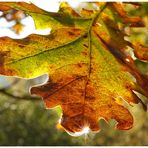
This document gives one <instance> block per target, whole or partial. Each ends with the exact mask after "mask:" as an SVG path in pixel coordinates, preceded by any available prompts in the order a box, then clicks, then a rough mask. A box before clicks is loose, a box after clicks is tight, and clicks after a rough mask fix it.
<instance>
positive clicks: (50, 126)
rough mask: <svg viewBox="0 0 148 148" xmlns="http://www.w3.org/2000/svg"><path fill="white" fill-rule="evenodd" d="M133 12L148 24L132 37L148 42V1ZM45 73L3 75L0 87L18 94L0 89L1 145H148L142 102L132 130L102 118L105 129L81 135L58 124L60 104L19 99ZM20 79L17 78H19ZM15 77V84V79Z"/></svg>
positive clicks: (146, 117) (131, 10) (135, 110)
mask: <svg viewBox="0 0 148 148" xmlns="http://www.w3.org/2000/svg"><path fill="white" fill-rule="evenodd" d="M127 10H128V12H129V14H131V15H137V14H138V15H139V16H141V17H143V19H144V21H145V23H146V27H145V28H134V29H132V30H131V32H130V34H132V36H131V37H130V38H129V40H132V41H139V42H142V43H143V44H145V45H148V34H146V33H147V32H148V18H147V14H148V3H142V7H141V8H139V9H138V10H135V9H134V7H131V6H129V7H128V8H127ZM136 62H137V65H138V66H139V69H141V71H142V72H143V73H146V72H147V71H148V65H147V64H146V63H144V62H142V61H137V60H136ZM44 79H45V76H42V77H40V78H37V79H34V80H30V81H27V80H20V79H18V78H17V79H16V78H6V77H2V76H1V77H0V90H3V89H4V88H7V91H8V92H9V93H11V94H12V95H14V96H18V98H17V99H16V98H14V97H13V96H10V95H7V94H5V93H3V92H1V91H0V145H3V146H17V145H23V146H28V145H30V146H37V145H38V146H45V145H46V146H47V145H49V146H73V145H76V146H78V145H79V146H81V145H84V146H90V145H91V146H99V145H112V146H113V145H124V146H125V145H141V146H144V145H148V140H147V135H148V124H147V122H146V121H147V120H148V113H145V112H144V111H143V110H142V107H141V106H140V105H134V107H133V108H132V109H131V112H132V114H133V115H134V118H135V126H134V128H133V129H131V130H129V131H119V130H114V129H113V128H114V125H115V121H113V120H111V121H110V126H108V125H107V124H106V123H105V121H103V120H101V121H100V123H99V124H100V126H101V127H102V129H103V130H102V131H100V133H98V134H94V133H90V134H88V135H84V136H81V137H72V136H69V135H68V134H67V133H66V132H64V131H63V130H62V129H57V128H56V125H57V122H58V118H59V116H60V114H61V111H60V108H55V109H53V110H46V109H44V104H43V102H42V101H41V100H38V101H35V100H33V99H35V98H30V97H29V98H30V100H29V99H28V100H24V99H19V98H21V97H22V96H24V95H25V96H29V93H28V90H29V87H30V86H32V85H36V84H40V83H43V82H44ZM16 80H17V81H16ZM14 81H15V84H14V83H13V82H14ZM142 99H144V98H142Z"/></svg>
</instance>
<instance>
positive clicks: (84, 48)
mask: <svg viewBox="0 0 148 148" xmlns="http://www.w3.org/2000/svg"><path fill="white" fill-rule="evenodd" d="M95 4H96V6H98V8H99V9H98V10H96V11H91V10H86V9H82V11H81V12H80V13H77V12H75V11H74V10H73V9H72V8H71V7H70V6H69V5H68V4H66V3H62V4H61V7H60V10H59V12H57V13H51V12H46V11H44V10H41V9H39V8H37V7H36V6H34V5H33V4H27V3H0V10H6V11H8V9H17V10H23V11H24V12H25V13H26V14H27V15H30V16H32V18H33V19H34V21H35V25H36V28H37V29H43V28H49V27H50V28H52V31H51V33H50V34H49V35H46V36H41V35H35V34H32V35H30V36H28V37H26V38H24V39H20V40H19V39H10V38H8V37H2V38H0V74H2V75H7V76H18V77H22V78H35V77H37V76H40V75H42V74H45V73H47V74H48V75H49V80H48V82H47V83H46V84H44V85H41V86H36V87H33V88H31V93H32V94H35V95H39V96H41V97H42V98H43V100H44V102H45V104H46V107H47V108H53V107H56V106H61V108H62V110H63V114H62V118H61V125H62V126H63V127H64V129H65V130H66V131H68V132H70V133H77V132H78V133H79V132H81V131H82V130H83V128H84V127H89V128H90V129H91V130H92V131H95V132H96V131H99V130H100V127H99V124H98V121H99V120H100V119H101V118H103V119H104V120H105V121H106V122H109V120H110V119H115V120H116V121H117V122H118V123H117V125H116V128H117V129H120V130H127V129H130V128H132V126H133V117H132V115H131V113H130V111H129V110H128V109H127V108H126V107H125V106H124V103H123V101H125V102H126V103H128V104H129V105H131V104H132V103H139V102H141V103H142V101H141V100H140V98H138V96H137V95H136V94H135V93H134V91H137V92H139V93H141V94H143V95H145V96H146V97H148V76H147V75H146V74H142V73H140V71H139V69H138V68H137V67H136V65H135V63H134V60H133V59H132V57H131V56H130V55H128V54H127V52H126V49H127V48H128V47H132V48H135V45H132V43H130V42H128V41H126V40H125V39H124V37H125V36H126V33H125V32H124V27H125V26H131V27H133V26H140V27H142V26H143V23H140V24H139V21H141V22H142V20H141V18H140V17H128V14H127V13H126V12H125V10H124V5H126V4H120V3H95ZM136 47H138V48H137V49H136V50H135V55H136V56H137V58H140V59H142V60H147V53H146V52H147V49H146V48H142V47H139V46H136ZM141 48H142V53H140V50H141ZM142 104H143V103H142ZM143 107H144V108H146V107H145V105H144V104H143Z"/></svg>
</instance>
